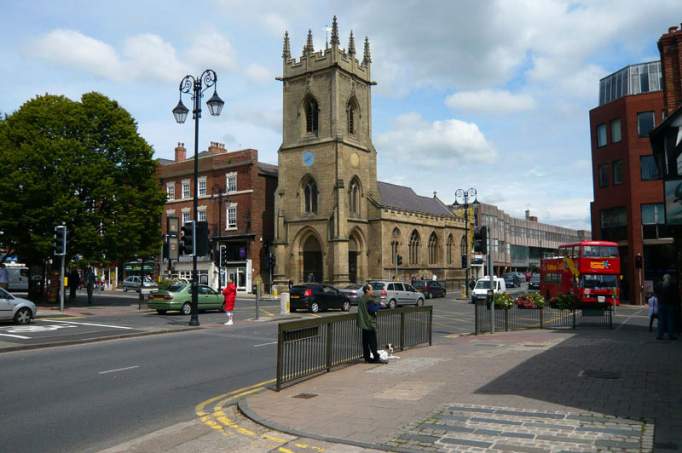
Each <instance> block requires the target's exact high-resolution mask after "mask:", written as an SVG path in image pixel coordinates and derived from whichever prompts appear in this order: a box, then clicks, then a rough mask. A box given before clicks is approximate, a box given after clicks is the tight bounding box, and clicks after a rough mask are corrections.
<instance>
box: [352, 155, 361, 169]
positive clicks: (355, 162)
mask: <svg viewBox="0 0 682 453" xmlns="http://www.w3.org/2000/svg"><path fill="white" fill-rule="evenodd" d="M350 165H351V166H352V167H353V168H358V166H360V156H358V153H353V154H351V155H350Z"/></svg>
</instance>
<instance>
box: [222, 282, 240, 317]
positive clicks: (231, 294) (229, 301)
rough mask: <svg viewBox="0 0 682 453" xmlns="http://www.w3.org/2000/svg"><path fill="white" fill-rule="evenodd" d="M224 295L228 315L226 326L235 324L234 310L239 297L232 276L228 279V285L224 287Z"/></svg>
mask: <svg viewBox="0 0 682 453" xmlns="http://www.w3.org/2000/svg"><path fill="white" fill-rule="evenodd" d="M223 296H225V307H224V308H225V314H226V315H227V322H226V323H225V325H226V326H231V325H232V324H234V322H233V321H232V311H233V310H234V301H235V299H236V298H237V287H236V286H235V284H234V282H233V281H232V279H231V278H228V279H227V286H226V287H225V289H223Z"/></svg>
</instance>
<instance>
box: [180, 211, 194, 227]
mask: <svg viewBox="0 0 682 453" xmlns="http://www.w3.org/2000/svg"><path fill="white" fill-rule="evenodd" d="M191 221H192V213H191V212H189V211H183V212H182V224H183V225H184V224H186V223H187V222H191Z"/></svg>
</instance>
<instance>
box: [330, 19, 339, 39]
mask: <svg viewBox="0 0 682 453" xmlns="http://www.w3.org/2000/svg"><path fill="white" fill-rule="evenodd" d="M339 44H340V41H339V25H338V24H337V23H336V16H334V18H333V19H332V36H331V45H332V47H338V46H339Z"/></svg>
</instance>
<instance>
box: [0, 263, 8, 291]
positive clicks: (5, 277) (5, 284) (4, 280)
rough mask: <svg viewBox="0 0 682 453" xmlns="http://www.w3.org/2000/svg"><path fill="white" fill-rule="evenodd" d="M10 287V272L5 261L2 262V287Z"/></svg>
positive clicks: (0, 283) (0, 271)
mask: <svg viewBox="0 0 682 453" xmlns="http://www.w3.org/2000/svg"><path fill="white" fill-rule="evenodd" d="M8 287H9V272H7V268H6V267H5V263H0V288H2V289H7V288H8Z"/></svg>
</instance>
